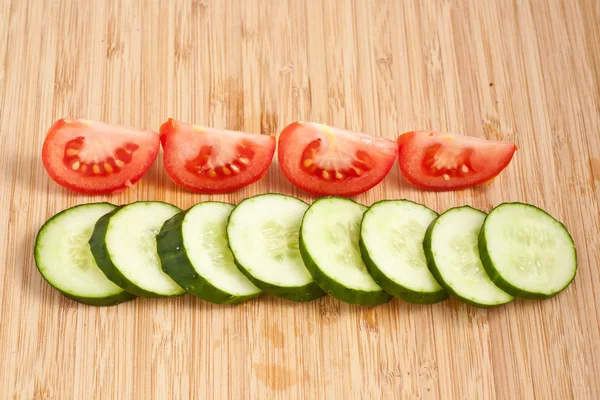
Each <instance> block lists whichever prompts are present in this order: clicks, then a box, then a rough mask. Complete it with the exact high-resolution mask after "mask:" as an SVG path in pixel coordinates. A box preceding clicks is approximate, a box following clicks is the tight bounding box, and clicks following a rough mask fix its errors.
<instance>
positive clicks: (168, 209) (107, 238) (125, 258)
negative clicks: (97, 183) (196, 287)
mask: <svg viewBox="0 0 600 400" xmlns="http://www.w3.org/2000/svg"><path fill="white" fill-rule="evenodd" d="M179 212H181V210H180V209H179V208H177V207H175V206H174V205H171V204H168V203H163V202H159V201H138V202H134V203H131V204H128V205H126V206H121V207H118V208H117V209H115V210H114V211H112V212H110V213H109V214H106V215H104V216H103V217H102V218H100V219H99V220H98V222H97V223H96V226H95V227H94V232H93V233H92V237H91V238H90V242H89V243H90V249H91V250H92V254H93V255H94V259H95V260H96V263H97V264H98V266H99V267H100V269H101V270H102V272H104V274H105V275H106V277H107V278H108V279H110V280H111V281H113V282H114V283H115V284H117V285H118V286H120V287H122V288H123V289H125V290H127V291H128V292H130V293H133V294H135V295H137V296H142V297H169V296H179V295H183V294H185V293H186V291H185V290H184V289H182V288H181V287H180V286H179V285H177V284H176V283H175V282H174V281H173V280H172V279H171V278H170V277H169V276H168V275H167V274H165V273H164V272H163V270H162V268H161V264H160V259H159V258H158V253H157V250H156V235H157V234H158V232H159V231H160V228H161V227H162V225H163V224H164V222H165V221H166V220H167V219H169V218H171V217H172V216H173V215H175V214H177V213H179Z"/></svg>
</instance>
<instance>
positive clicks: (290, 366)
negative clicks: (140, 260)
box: [0, 0, 600, 399]
mask: <svg viewBox="0 0 600 400" xmlns="http://www.w3.org/2000/svg"><path fill="white" fill-rule="evenodd" d="M66 116H73V117H79V118H87V119H93V120H102V121H107V122H112V123H121V124H126V125H131V126H136V127H142V128H149V129H154V130H157V129H158V127H159V126H160V124H161V122H163V121H165V120H166V119H167V118H168V117H174V118H177V119H180V120H183V121H187V122H193V123H199V124H205V125H209V126H214V127H217V128H229V129H234V130H243V131H247V132H254V133H257V134H258V133H262V134H268V135H277V134H278V132H279V131H280V130H281V129H282V128H283V127H284V126H285V125H287V124H288V123H290V122H292V121H295V120H305V121H317V122H325V123H328V124H331V125H335V126H339V127H341V128H345V129H350V130H358V131H364V132H368V133H371V134H374V135H380V136H385V137H388V138H395V137H396V136H397V135H398V134H400V133H402V132H405V131H408V130H413V129H437V130H441V131H449V132H456V133H466V134H469V135H473V136H478V137H487V138H490V139H504V140H510V141H514V142H516V143H517V145H518V147H519V150H518V152H517V155H516V157H515V159H514V161H513V162H512V163H511V165H510V166H509V168H508V169H507V170H506V171H504V172H503V173H502V174H501V176H500V177H499V178H498V179H496V180H495V181H494V182H493V184H491V185H488V186H485V187H481V188H477V189H473V190H466V191H461V192H455V193H426V192H423V191H420V190H417V189H415V188H413V187H412V186H410V185H408V184H407V183H405V182H404V181H403V179H402V177H401V176H400V175H399V173H398V171H397V168H396V167H394V169H393V170H392V172H391V173H390V175H389V176H388V177H386V179H385V180H384V181H383V182H382V183H381V184H380V185H378V186H377V187H376V188H374V189H373V190H371V191H369V192H367V193H365V194H363V195H360V196H358V197H357V198H356V200H357V201H359V202H361V203H363V204H365V205H370V204H372V203H373V202H374V201H377V200H380V199H395V198H407V199H411V200H414V201H417V202H420V203H424V204H426V205H427V206H429V207H431V208H433V209H435V210H436V211H439V212H441V211H444V210H446V209H448V208H449V207H452V206H458V205H464V204H470V205H473V206H474V207H478V208H481V209H482V210H485V211H489V209H490V208H491V207H493V206H494V205H496V204H499V203H501V202H504V201H523V202H529V203H532V204H535V205H537V206H539V207H542V208H544V209H546V210H547V211H548V212H550V213H551V214H552V215H554V216H555V217H557V218H558V219H560V220H561V221H563V222H564V223H565V224H566V226H567V227H568V229H569V230H570V232H571V233H572V235H573V237H574V240H575V243H576V247H577V251H578V256H579V270H578V275H577V277H576V279H575V281H574V283H573V284H572V285H571V286H570V287H569V288H568V289H567V290H565V291H564V292H563V293H561V294H560V295H558V296H557V297H555V298H552V299H549V300H546V301H541V302H538V301H522V300H517V301H515V302H513V303H511V304H509V305H506V306H504V307H500V308H496V309H491V310H481V309H476V308H473V307H470V306H466V305H464V304H462V303H460V302H458V301H456V300H453V299H452V300H449V301H446V302H443V303H441V304H437V305H433V306H413V305H409V304H406V303H403V302H401V301H399V300H394V301H392V302H390V303H388V304H386V305H382V306H379V307H374V308H369V307H358V306H350V305H347V304H343V303H340V302H339V301H336V300H334V299H332V298H323V299H319V300H317V301H314V302H311V303H307V304H295V303H292V302H289V301H283V300H280V299H276V298H272V297H267V296H264V297H262V298H260V299H259V300H256V301H252V302H249V303H246V304H243V305H240V306H217V305H211V304H208V303H205V302H202V301H200V300H198V299H196V298H194V297H192V296H185V297H181V298H177V299H170V300H149V299H137V300H135V301H133V302H130V303H126V304H122V305H119V306H116V307H110V308H96V307H89V306H84V305H80V304H77V303H75V302H73V301H70V300H68V299H66V298H64V297H63V296H61V295H59V294H58V293H57V292H56V291H54V290H53V289H51V288H50V287H49V286H48V285H47V284H46V283H45V282H44V281H43V280H42V278H41V276H40V275H39V273H38V272H37V270H36V268H35V265H34V260H33V243H34V237H35V234H36V232H37V230H38V229H39V227H40V226H41V225H42V223H43V222H44V221H46V220H47V219H48V218H49V217H51V216H52V215H54V214H55V213H57V212H59V211H61V210H63V209H65V208H67V207H70V206H73V205H76V204H82V203H87V202H93V201H100V200H107V201H111V202H113V203H116V204H124V203H128V202H131V201H134V200H163V201H167V202H171V203H173V204H175V205H177V206H179V207H182V208H187V207H190V206H191V205H193V204H195V203H197V202H200V201H204V200H208V199H217V200H222V201H230V202H234V203H237V202H239V201H240V200H241V199H243V198H245V197H248V196H251V195H253V194H256V193H266V192H282V193H286V194H291V195H294V196H299V197H301V198H302V199H305V200H308V201H311V200H313V198H311V197H308V196H306V195H305V194H303V193H301V192H299V191H297V190H296V189H295V188H294V187H293V186H291V185H290V184H289V183H288V182H287V181H286V180H285V178H284V177H283V176H282V174H281V173H280V171H279V169H278V165H277V164H276V163H274V164H273V165H272V168H271V169H270V171H269V173H268V174H267V176H266V177H265V179H264V180H262V181H261V182H260V183H258V184H255V185H252V186H250V187H247V188H245V189H243V190H240V191H238V192H236V193H232V194H229V195H219V196H200V195H195V194H191V193H188V192H186V191H184V190H182V189H180V188H178V187H177V186H175V185H174V184H173V183H171V182H170V180H169V179H168V178H167V176H166V174H165V172H164V170H163V165H162V159H161V156H159V160H158V161H157V163H156V164H155V165H154V166H153V167H152V169H151V170H150V171H149V173H148V174H147V175H146V176H145V177H144V179H143V180H142V181H141V182H140V183H139V184H138V185H136V187H135V188H133V189H131V190H128V191H126V192H123V193H121V194H119V195H114V196H84V195H77V194H75V193H72V192H69V191H67V190H65V189H63V188H61V187H59V186H58V185H56V184H55V183H53V182H52V181H51V180H50V179H49V177H48V175H47V174H46V172H45V171H44V169H43V167H42V163H41V160H40V150H41V145H42V142H43V139H44V136H45V133H46V130H47V128H48V127H49V126H50V125H52V123H54V121H55V120H57V119H58V118H61V117H66ZM0 177H1V178H0V185H1V186H0V221H2V222H3V225H2V227H1V228H0V243H1V244H2V245H1V247H0V254H1V256H0V260H2V265H1V266H0V277H1V280H2V285H0V306H1V311H0V313H1V314H0V354H1V357H2V361H1V362H0V398H2V399H13V398H15V399H134V398H135V399H188V398H197V399H207V398H215V399H227V398H231V399H242V398H256V399H273V398H282V399H283V398H285V399H295V398H301V399H316V398H327V399H333V398H339V399H354V398H362V399H380V398H403V399H404V398H406V399H415V398H443V399H451V398H457V399H484V398H485V399H494V398H501V399H529V398H539V399H568V398H576V399H598V398H600V378H599V377H600V362H599V361H598V360H600V335H599V321H600V272H599V270H598V265H599V263H600V239H599V237H600V235H599V234H600V228H599V227H600V221H599V212H598V205H599V202H600V3H598V1H596V0H580V1H576V0H571V1H567V0H565V1H559V0H531V1H526V0H519V1H508V0H472V1H467V0H463V1H456V2H454V1H433V0H422V1H417V0H414V1H400V0H398V1H394V0H387V1H386V0H377V1H369V0H362V1H358V0H357V1H350V0H348V1H342V0H340V1H326V0H322V1H318V0H315V1H295V0H288V1H276V0H272V1H271V0H253V1H239V2H238V1H235V0H230V1H212V0H194V1H181V2H171V1H167V0H164V1H158V0H156V1H150V0H149V1H145V2H143V1H133V0H131V1H118V0H97V1H92V0H89V1H76V0H47V1H46V0H29V1H25V0H3V1H0Z"/></svg>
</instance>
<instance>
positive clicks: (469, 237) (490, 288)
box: [423, 206, 514, 307]
mask: <svg viewBox="0 0 600 400" xmlns="http://www.w3.org/2000/svg"><path fill="white" fill-rule="evenodd" d="M485 217H486V215H485V213H484V212H483V211H479V210H476V209H474V208H472V207H469V206H464V207H457V208H451V209H450V210H448V211H446V212H445V213H443V214H442V215H440V216H439V217H438V218H436V219H435V220H434V221H433V222H432V223H431V225H429V228H428V229H427V233H426V234H425V240H424V241H423V249H424V250H425V257H426V258H427V265H428V267H429V270H430V271H431V272H432V273H433V276H434V277H435V279H436V280H437V281H438V282H439V283H440V284H441V285H442V286H444V287H445V288H446V290H448V291H449V292H450V293H451V294H454V295H455V296H456V297H458V298H459V299H461V300H463V301H464V302H466V303H469V304H471V305H474V306H477V307H492V306H499V305H502V304H506V303H508V302H511V301H512V300H513V299H514V297H513V296H511V295H510V294H508V293H505V292H503V291H502V290H501V289H500V288H498V287H497V286H496V285H494V283H492V281H491V280H490V278H489V277H488V275H487V274H486V272H485V270H484V268H483V265H482V264H481V260H480V259H479V250H478V249H477V242H478V239H477V237H478V235H479V231H480V230H481V225H482V224H483V220H484V219H485Z"/></svg>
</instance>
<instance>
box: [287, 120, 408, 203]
mask: <svg viewBox="0 0 600 400" xmlns="http://www.w3.org/2000/svg"><path fill="white" fill-rule="evenodd" d="M396 154H397V147H396V143H395V142H394V141H393V140H389V139H385V138H381V137H375V136H371V135H367V134H365V133H358V132H350V131H346V130H343V129H339V128H334V127H330V126H327V125H323V124H317V123H312V122H294V123H292V124H290V125H288V126H287V127H285V128H284V129H283V131H282V132H281V134H280V135H279V149H278V153H277V155H278V160H279V165H280V167H281V170H282V172H283V174H284V175H285V177H286V178H287V179H288V180H289V181H290V182H291V183H292V184H294V185H295V186H296V187H298V188H300V189H302V190H303V191H305V192H308V193H311V194H314V195H317V196H341V197H351V196H355V195H357V194H360V193H363V192H366V191H367V190H369V189H371V188H372V187H374V186H375V185H377V184H378V183H379V182H381V181H382V180H383V178H385V176H386V175H387V174H388V172H389V171H390V169H391V168H392V166H393V165H394V161H395V160H396Z"/></svg>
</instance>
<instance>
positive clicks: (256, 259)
mask: <svg viewBox="0 0 600 400" xmlns="http://www.w3.org/2000/svg"><path fill="white" fill-rule="evenodd" d="M307 208H308V204H306V203H305V202H303V201H301V200H298V199H296V198H294V197H290V196H284V195H280V194H265V195H258V196H254V197H250V198H248V199H245V200H243V201H242V202H240V203H239V204H238V205H237V207H235V208H234V210H233V211H232V212H231V215H230V216H229V223H228V224H227V236H228V238H229V247H230V248H231V251H232V253H233V256H234V258H235V263H236V265H237V266H238V268H239V269H240V271H242V272H243V273H244V275H246V276H247V277H248V279H250V280H251V281H252V282H253V283H254V284H255V285H256V286H258V287H259V288H261V289H262V290H264V291H265V293H268V294H271V295H273V296H278V297H282V298H284V299H288V300H293V301H311V300H314V299H317V298H319V297H321V296H324V295H325V293H324V292H323V291H322V290H321V288H319V286H318V285H317V284H316V283H315V281H314V280H313V278H312V276H311V275H310V273H309V272H308V270H307V269H306V267H305V266H304V263H303V262H302V257H301V256H300V251H299V250H298V234H299V230H300V224H301V223H302V216H303V215H304V212H305V211H306V209H307Z"/></svg>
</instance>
